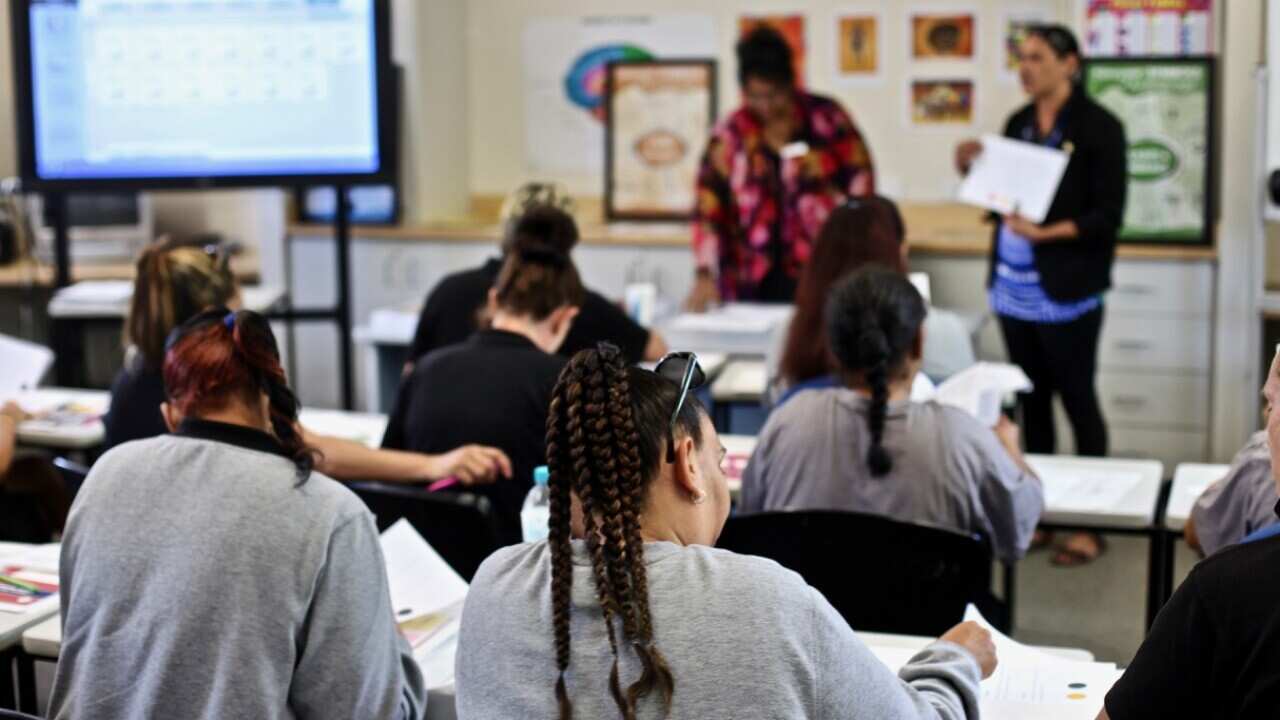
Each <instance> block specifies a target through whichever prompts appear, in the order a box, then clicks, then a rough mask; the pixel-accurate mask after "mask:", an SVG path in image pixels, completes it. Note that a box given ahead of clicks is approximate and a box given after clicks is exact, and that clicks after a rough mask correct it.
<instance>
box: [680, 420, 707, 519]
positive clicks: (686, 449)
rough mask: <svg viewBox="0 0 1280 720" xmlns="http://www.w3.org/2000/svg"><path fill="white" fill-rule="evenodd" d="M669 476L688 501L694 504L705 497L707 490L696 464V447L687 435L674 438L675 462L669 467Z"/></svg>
mask: <svg viewBox="0 0 1280 720" xmlns="http://www.w3.org/2000/svg"><path fill="white" fill-rule="evenodd" d="M671 476H672V480H673V481H674V482H675V485H676V489H677V490H678V491H680V493H681V494H683V495H684V496H685V497H686V498H688V500H689V502H692V503H695V504H696V503H701V502H702V501H703V500H705V499H706V497H707V490H706V488H705V487H703V486H704V485H705V482H704V478H703V477H702V470H701V468H700V467H699V466H698V448H697V446H695V445H694V444H693V438H691V437H689V436H688V435H685V436H684V437H678V438H676V462H675V465H674V467H672V469H671Z"/></svg>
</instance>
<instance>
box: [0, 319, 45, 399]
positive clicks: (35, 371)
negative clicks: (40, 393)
mask: <svg viewBox="0 0 1280 720" xmlns="http://www.w3.org/2000/svg"><path fill="white" fill-rule="evenodd" d="M52 364H53V351H52V350H50V349H49V348H47V347H45V346H43V345H36V344H35V343H30V342H27V341H26V340H19V339H18V338H15V337H10V336H8V335H0V365H2V366H3V367H4V372H3V373H0V401H4V400H11V399H13V398H14V397H16V396H17V395H18V394H19V393H21V392H23V391H24V390H31V389H33V388H35V387H36V386H37V385H39V384H40V379H41V378H43V377H44V374H45V373H46V372H48V370H49V366H50V365H52Z"/></svg>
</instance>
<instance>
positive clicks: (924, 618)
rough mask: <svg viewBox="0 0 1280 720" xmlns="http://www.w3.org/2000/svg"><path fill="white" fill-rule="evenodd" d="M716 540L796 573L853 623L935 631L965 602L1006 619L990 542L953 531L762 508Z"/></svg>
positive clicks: (998, 620) (997, 620) (955, 618)
mask: <svg viewBox="0 0 1280 720" xmlns="http://www.w3.org/2000/svg"><path fill="white" fill-rule="evenodd" d="M718 546H719V547H721V548H724V549H726V550H732V551H733V552H736V553H741V554H744V555H758V556H761V557H765V558H769V559H771V560H774V561H776V562H777V563H778V564H780V565H782V566H783V567H786V568H788V569H790V570H794V571H795V572H797V573H799V574H800V576H801V577H803V578H804V579H805V581H806V582H808V583H809V584H810V585H812V586H813V587H814V588H815V589H817V590H818V591H819V592H821V593H822V594H823V595H824V596H826V598H827V600H828V601H829V602H830V603H831V605H832V606H833V607H835V609H836V610H838V611H839V612H840V614H841V615H843V616H844V619H845V620H846V621H847V622H848V623H849V625H850V627H852V628H854V629H856V630H862V631H868V632H884V633H900V634H907V635H925V636H929V637H936V636H938V635H940V634H942V633H943V632H946V631H947V630H948V629H949V628H951V627H952V626H953V625H955V624H956V623H958V622H960V620H961V619H962V618H963V616H964V609H965V605H966V604H967V603H970V602H973V603H976V604H978V605H979V607H980V608H981V609H982V610H983V613H984V614H986V615H987V617H988V619H989V620H991V622H992V623H993V624H995V625H997V626H1001V625H1004V624H1005V618H1004V617H1003V613H1001V612H1000V611H999V610H1000V609H999V607H998V605H996V604H995V601H994V598H993V597H992V596H991V591H990V588H991V551H990V549H989V548H988V547H987V545H986V543H984V542H983V541H982V540H980V539H978V538H976V537H974V536H971V535H967V534H963V533H959V532H955V531H953V530H949V529H943V528H937V527H931V526H926V525H915V524H911V523H904V522H898V521H896V520H891V519H889V518H884V517H880V516H876V515H866V514H862V513H852V512H840V511H827V510H818V511H784V512H766V513H755V514H750V515H737V516H734V517H730V518H729V522H728V523H727V524H726V525H725V528H724V532H723V533H722V534H721V535H720V541H719V543H718ZM993 615H994V617H993Z"/></svg>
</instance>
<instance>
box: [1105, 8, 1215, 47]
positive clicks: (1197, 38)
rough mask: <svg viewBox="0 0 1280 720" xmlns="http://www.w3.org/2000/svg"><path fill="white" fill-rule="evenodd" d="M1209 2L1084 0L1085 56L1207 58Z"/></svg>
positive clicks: (1210, 24)
mask: <svg viewBox="0 0 1280 720" xmlns="http://www.w3.org/2000/svg"><path fill="white" fill-rule="evenodd" d="M1213 9H1214V8H1213V0H1088V3H1087V6H1086V9H1085V27H1086V33H1085V46H1086V53H1087V54H1088V55H1089V56H1092V57H1134V56H1143V55H1159V56H1172V55H1180V56H1181V55H1190V56H1197V55H1208V54H1210V53H1212V52H1213V45H1214V43H1213Z"/></svg>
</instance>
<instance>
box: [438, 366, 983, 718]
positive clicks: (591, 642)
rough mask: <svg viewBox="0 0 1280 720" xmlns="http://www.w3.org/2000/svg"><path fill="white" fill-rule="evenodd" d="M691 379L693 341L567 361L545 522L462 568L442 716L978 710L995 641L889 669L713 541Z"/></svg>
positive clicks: (550, 423) (800, 597) (709, 482)
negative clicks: (657, 351)
mask: <svg viewBox="0 0 1280 720" xmlns="http://www.w3.org/2000/svg"><path fill="white" fill-rule="evenodd" d="M700 375H701V372H700V370H699V369H698V368H697V359H696V357H694V356H693V355H692V354H691V353H677V354H674V355H671V356H668V358H667V359H665V360H664V361H663V362H662V363H659V366H658V370H657V372H656V373H655V372H649V371H647V370H643V369H640V368H637V367H631V366H628V365H627V363H626V362H625V360H624V359H623V357H622V355H621V353H620V352H619V351H618V350H617V349H616V348H613V347H610V346H607V345H605V346H601V347H600V348H598V349H596V350H584V351H582V352H580V353H578V354H577V355H576V356H574V358H573V359H572V360H571V361H570V363H569V364H568V366H566V367H565V369H564V371H563V372H562V373H561V375H560V379H559V381H558V383H557V384H556V387H555V390H554V392H553V394H552V398H551V407H550V414H549V416H548V418H547V426H546V434H547V442H546V445H547V464H548V466H549V468H550V472H551V477H550V491H551V508H550V509H551V519H550V534H549V536H548V538H547V539H546V540H543V541H540V542H536V543H528V544H524V545H518V546H515V547H510V548H504V549H502V550H499V551H498V552H496V553H494V554H493V555H492V556H491V557H490V558H489V559H488V560H486V561H485V563H484V564H483V565H482V566H481V567H480V570H479V571H478V572H477V574H476V576H475V578H474V579H473V580H472V583H471V589H470V592H469V593H468V595H467V601H466V606H465V608H464V609H463V616H462V629H461V633H460V635H459V640H458V657H457V677H456V682H457V709H458V717H459V718H462V719H463V720H471V719H475V720H503V719H506V718H511V719H516V718H519V719H521V720H523V719H524V718H559V720H570V719H571V718H579V719H581V720H596V719H598V718H623V719H624V720H630V719H632V718H644V719H645V720H650V719H655V718H730V717H736V718H742V717H753V718H754V717H759V718H833V719H834V718H841V719H842V720H847V719H850V718H852V719H854V720H858V719H861V718H866V719H868V720H870V719H871V718H875V719H876V720H894V719H896V718H933V719H938V718H947V719H949V720H959V719H961V718H966V717H969V718H972V717H976V716H977V702H978V699H977V698H978V695H977V694H978V683H979V681H980V679H981V678H982V677H984V676H986V675H989V674H990V672H991V671H992V670H993V669H994V666H995V655H994V652H995V650H994V647H993V646H992V644H991V640H990V636H989V635H988V634H987V633H986V632H985V631H984V630H982V629H981V628H980V627H978V626H977V625H975V624H974V623H965V624H963V625H960V626H957V627H956V628H954V629H952V630H951V631H949V632H948V633H947V634H946V635H945V636H944V637H943V638H942V640H941V641H939V642H937V643H934V644H933V645H930V646H929V647H928V648H927V649H926V650H924V651H923V652H921V653H920V654H919V655H917V656H916V657H915V658H914V659H913V660H912V662H911V663H909V664H908V665H907V666H906V667H904V668H903V669H902V671H901V672H900V673H899V677H894V676H893V674H892V673H891V672H890V671H889V670H888V669H887V668H886V667H885V666H884V665H883V664H882V663H880V662H879V661H878V660H877V659H876V658H875V657H874V656H873V655H872V654H871V652H870V651H869V650H868V649H867V648H866V647H865V646H864V645H863V644H862V643H861V642H860V641H859V640H858V639H857V637H856V636H855V635H854V633H853V631H852V630H850V629H849V626H848V625H847V624H846V623H845V621H844V620H843V619H842V618H841V617H840V615H839V614H838V613H837V612H836V611H835V610H834V609H833V608H832V607H831V605H830V604H828V603H827V601H826V600H825V599H824V598H823V597H822V596H821V595H820V594H819V593H818V592H817V591H815V590H813V589H812V588H810V587H809V586H807V585H806V584H805V583H804V581H803V580H802V579H801V578H800V577H799V576H798V575H796V574H795V573H792V572H790V571H788V570H784V569H783V568H782V567H780V566H778V565H777V564H776V563H773V562H772V561H769V560H764V559H761V558H754V557H747V556H741V555H736V554H734V553H730V552H727V551H724V550H716V549H713V547H712V546H713V545H714V544H715V542H716V539H717V537H718V536H719V534H720V531H721V529H722V528H723V527H724V523H725V520H726V519H727V518H728V515H729V490H728V485H727V483H726V480H725V477H724V473H723V472H722V471H721V469H720V464H721V462H722V460H723V458H724V448H723V447H722V446H721V444H720V439H719V436H718V435H717V434H716V430H715V428H714V427H713V426H712V424H711V420H710V418H709V417H708V415H707V412H706V410H705V409H704V408H703V407H702V406H701V404H700V403H699V402H698V401H697V399H696V398H695V397H694V396H693V395H692V394H690V393H689V390H690V388H691V387H694V386H696V385H697V384H699V380H700V379H701V378H700Z"/></svg>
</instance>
